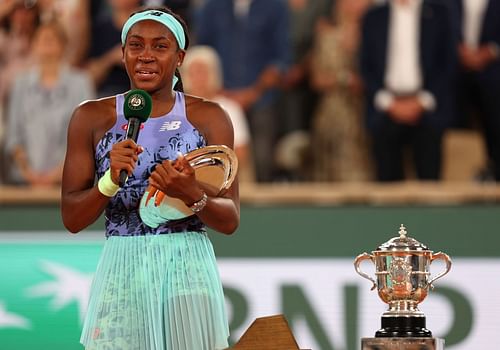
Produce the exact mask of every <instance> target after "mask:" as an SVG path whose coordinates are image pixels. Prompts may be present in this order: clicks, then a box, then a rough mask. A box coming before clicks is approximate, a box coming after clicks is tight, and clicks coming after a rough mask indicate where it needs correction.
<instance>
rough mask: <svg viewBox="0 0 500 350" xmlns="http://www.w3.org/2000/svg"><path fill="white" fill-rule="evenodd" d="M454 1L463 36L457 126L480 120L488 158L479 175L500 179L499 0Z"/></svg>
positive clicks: (460, 53)
mask: <svg viewBox="0 0 500 350" xmlns="http://www.w3.org/2000/svg"><path fill="white" fill-rule="evenodd" d="M452 4H453V5H454V9H455V13H457V14H458V23H459V25H458V28H457V29H458V35H459V38H460V43H459V46H458V56H459V62H460V74H459V79H458V95H457V102H458V112H459V118H458V122H457V123H456V125H455V126H457V127H474V126H477V125H474V124H478V123H477V122H478V121H479V124H480V128H481V129H482V130H483V134H484V138H485V143H486V150H487V156H488V157H487V158H488V159H489V164H487V165H486V167H485V169H484V171H483V174H481V176H480V179H484V180H486V179H491V180H494V181H500V54H499V53H500V49H499V48H500V1H499V0H453V1H452ZM473 115H476V116H477V117H478V118H477V119H474V118H472V116H473ZM474 122H476V123H474Z"/></svg>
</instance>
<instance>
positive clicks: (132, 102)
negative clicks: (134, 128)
mask: <svg viewBox="0 0 500 350" xmlns="http://www.w3.org/2000/svg"><path fill="white" fill-rule="evenodd" d="M145 104H146V100H145V99H144V96H142V95H141V94H134V95H132V96H130V97H129V99H128V107H129V108H130V109H131V110H133V111H138V110H141V109H143V108H144V105H145Z"/></svg>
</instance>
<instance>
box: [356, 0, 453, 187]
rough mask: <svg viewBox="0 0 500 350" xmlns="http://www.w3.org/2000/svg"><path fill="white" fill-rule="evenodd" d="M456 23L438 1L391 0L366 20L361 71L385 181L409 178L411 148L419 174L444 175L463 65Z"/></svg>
mask: <svg viewBox="0 0 500 350" xmlns="http://www.w3.org/2000/svg"><path fill="white" fill-rule="evenodd" d="M452 27H453V26H452V21H451V15H450V11H449V9H448V7H447V5H445V4H443V3H442V2H440V1H433V0H390V1H389V2H388V3H385V4H382V5H379V6H375V7H373V8H372V9H370V10H369V11H368V13H367V15H366V16H365V18H364V21H363V29H362V41H361V47H362V48H361V70H362V76H363V80H364V84H365V86H366V122H367V125H368V128H369V130H370V132H371V135H372V141H373V151H374V157H375V163H376V177H377V179H378V180H380V181H399V180H403V179H404V178H405V177H406V175H405V172H404V170H405V169H404V161H403V159H404V157H403V155H404V151H405V146H407V145H408V146H410V147H411V151H412V155H413V165H414V168H415V170H416V176H417V178H418V179H422V180H437V179H439V178H440V172H441V159H442V155H441V144H442V137H443V132H444V130H445V128H446V127H448V126H449V125H450V119H451V111H450V106H451V101H450V99H449V95H451V94H450V91H452V79H453V74H454V71H455V67H456V66H455V59H456V58H455V44H456V40H455V39H454V34H453V28H452Z"/></svg>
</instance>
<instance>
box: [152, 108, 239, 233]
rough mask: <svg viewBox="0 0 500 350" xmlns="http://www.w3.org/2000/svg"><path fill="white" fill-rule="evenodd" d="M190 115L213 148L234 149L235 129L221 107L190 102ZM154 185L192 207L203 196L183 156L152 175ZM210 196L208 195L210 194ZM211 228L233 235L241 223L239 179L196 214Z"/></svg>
mask: <svg viewBox="0 0 500 350" xmlns="http://www.w3.org/2000/svg"><path fill="white" fill-rule="evenodd" d="M188 116H189V120H190V122H191V123H193V125H194V126H195V127H196V128H197V129H198V130H199V131H200V132H201V133H202V134H203V136H204V137H205V139H206V140H207V144H209V145H226V146H228V147H230V148H231V149H232V148H233V127H232V124H231V121H230V119H229V117H228V116H227V114H226V112H225V111H224V110H223V109H222V108H221V107H220V106H219V105H217V104H215V103H212V102H207V101H202V100H199V99H197V100H196V101H195V102H192V101H191V102H190V103H188ZM150 184H151V185H153V186H154V187H156V188H158V189H159V190H160V191H162V192H164V193H166V194H167V195H168V196H171V197H175V198H179V199H181V200H182V201H183V202H184V203H186V205H188V206H191V205H192V204H193V203H195V202H197V201H199V200H200V199H201V198H202V197H203V193H204V191H203V189H202V188H201V187H200V185H199V184H198V183H197V182H196V179H195V175H194V169H193V168H192V167H191V166H190V165H189V162H188V161H187V160H186V159H185V158H184V157H180V158H179V159H178V160H177V161H176V163H175V165H173V164H172V162H170V161H164V162H163V163H162V164H161V166H157V167H156V170H155V171H154V172H153V173H152V174H151V177H150ZM207 194H208V193H207ZM196 215H198V217H199V218H200V220H201V221H203V223H205V224H206V225H207V226H208V227H210V228H212V229H214V230H216V231H218V232H221V233H224V234H232V233H234V231H236V229H237V228H238V226H239V222H240V202H239V192H238V178H237V177H236V179H235V180H234V182H233V184H232V185H231V187H230V188H229V189H228V190H227V191H226V192H225V193H223V194H222V195H220V196H218V197H213V196H210V195H209V196H208V201H207V204H206V205H205V207H204V208H203V209H202V210H201V211H199V212H197V213H196Z"/></svg>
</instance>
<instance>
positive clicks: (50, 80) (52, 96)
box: [6, 22, 94, 186]
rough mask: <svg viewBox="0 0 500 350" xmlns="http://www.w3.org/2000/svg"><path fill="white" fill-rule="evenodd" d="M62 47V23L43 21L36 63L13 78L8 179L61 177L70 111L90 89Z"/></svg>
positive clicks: (34, 181)
mask: <svg viewBox="0 0 500 350" xmlns="http://www.w3.org/2000/svg"><path fill="white" fill-rule="evenodd" d="M65 48H66V35H65V31H64V29H63V28H62V26H61V25H59V24H58V23H56V22H49V23H46V24H43V25H41V26H40V27H39V28H38V29H37V31H36V33H35V36H34V39H33V44H32V54H33V58H34V60H35V64H34V67H33V68H32V69H30V70H28V71H27V72H26V73H24V74H22V75H20V76H19V77H18V78H17V79H16V80H15V83H14V86H13V89H12V92H11V93H10V97H9V105H8V107H9V108H8V115H7V126H8V129H7V136H6V150H7V152H8V155H9V156H10V157H12V159H13V162H12V164H13V166H12V167H11V170H12V173H11V174H10V175H11V177H10V182H12V183H15V184H27V185H31V186H54V185H58V184H59V183H60V181H61V175H62V164H63V160H64V152H65V149H66V129H67V126H68V123H69V120H70V118H71V114H72V111H73V110H74V108H75V106H77V105H78V104H79V103H81V102H82V101H84V100H87V99H90V98H92V97H93V95H94V94H93V88H92V85H91V82H90V80H89V79H88V78H87V76H86V75H85V74H84V73H82V72H80V71H76V70H75V69H74V68H71V67H70V66H69V65H68V64H67V62H66V61H65V58H64V57H65Z"/></svg>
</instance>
